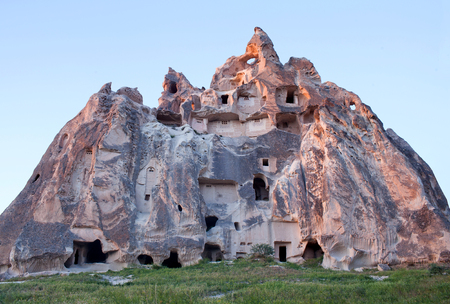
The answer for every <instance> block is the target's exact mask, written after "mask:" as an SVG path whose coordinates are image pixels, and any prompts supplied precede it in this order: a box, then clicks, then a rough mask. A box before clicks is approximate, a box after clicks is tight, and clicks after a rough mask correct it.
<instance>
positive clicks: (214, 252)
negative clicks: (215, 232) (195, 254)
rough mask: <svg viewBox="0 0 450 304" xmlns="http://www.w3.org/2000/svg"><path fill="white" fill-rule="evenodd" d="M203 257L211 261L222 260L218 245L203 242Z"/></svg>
mask: <svg viewBox="0 0 450 304" xmlns="http://www.w3.org/2000/svg"><path fill="white" fill-rule="evenodd" d="M202 258H203V259H209V260H210V261H212V262H218V261H222V259H223V254H222V250H220V246H219V245H212V244H208V243H206V244H205V249H204V250H203V253H202Z"/></svg>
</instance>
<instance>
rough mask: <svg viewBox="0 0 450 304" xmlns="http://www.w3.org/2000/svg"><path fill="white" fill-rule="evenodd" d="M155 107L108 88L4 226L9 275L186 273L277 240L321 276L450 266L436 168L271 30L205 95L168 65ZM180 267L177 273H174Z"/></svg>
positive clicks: (230, 63) (69, 129)
mask: <svg viewBox="0 0 450 304" xmlns="http://www.w3.org/2000/svg"><path fill="white" fill-rule="evenodd" d="M163 87H164V92H163V94H162V96H161V98H160V99H159V107H158V108H157V109H150V108H148V107H146V106H144V105H143V102H142V96H141V95H140V94H139V92H138V91H137V89H131V88H121V89H119V90H118V91H117V92H114V91H112V90H111V84H106V85H105V86H104V87H102V89H101V90H100V91H99V92H98V93H97V94H94V95H93V96H92V97H91V98H90V100H89V101H88V103H87V105H86V107H85V108H84V109H83V110H82V111H81V112H80V113H79V114H78V115H77V116H76V117H75V118H74V119H72V120H71V121H70V122H68V123H67V124H66V125H65V126H64V127H63V129H62V130H61V131H60V133H59V134H58V135H57V136H56V137H55V139H54V141H53V143H52V144H51V145H50V147H49V148H48V150H47V152H46V153H45V154H44V156H43V157H42V160H41V162H40V163H39V165H38V166H37V168H36V169H35V171H34V173H33V176H32V177H31V178H30V180H29V181H28V183H27V185H26V186H25V189H24V190H23V191H22V192H21V193H20V194H19V196H18V197H17V198H16V199H15V200H14V201H13V202H12V203H11V205H10V206H9V207H8V208H7V209H6V210H5V212H4V213H3V214H2V215H1V216H0V272H1V273H6V272H8V273H13V274H18V273H24V272H33V271H34V272H35V271H42V270H49V269H51V270H64V269H66V268H74V267H82V266H83V265H86V264H89V263H95V262H102V263H106V264H109V265H115V266H119V267H122V266H126V265H128V264H132V263H138V262H141V263H152V262H154V263H157V264H161V263H164V264H167V265H169V266H171V267H175V266H179V265H189V264H192V263H196V262H198V260H199V259H201V258H202V257H207V258H210V259H212V260H216V259H223V258H225V259H233V258H239V257H241V256H244V255H245V254H247V253H249V251H250V248H251V246H252V245H253V244H257V243H269V244H271V245H272V246H274V248H275V257H276V258H277V259H280V260H282V261H283V260H288V261H293V262H298V261H302V260H303V259H306V258H311V257H315V256H319V255H321V254H323V255H324V260H323V265H324V266H325V267H336V268H341V269H352V268H356V267H361V266H371V265H376V264H378V263H388V264H397V263H402V262H411V263H417V262H436V261H447V260H449V259H450V234H449V232H450V212H449V207H448V203H447V200H446V198H445V197H444V195H443V193H442V191H441V189H440V188H439V185H438V183H437V181H436V179H435V177H434V175H433V173H432V171H431V169H430V168H429V167H428V165H427V164H426V163H425V162H424V161H423V160H422V159H421V158H420V157H419V156H418V155H417V154H416V153H415V152H414V150H413V149H412V148H411V147H410V146H409V145H408V144H407V143H406V142H405V141H404V140H403V139H401V138H400V137H399V136H397V135H396V134H395V133H394V131H392V130H389V129H388V130H384V128H383V125H382V123H381V121H380V120H379V119H378V118H377V116H376V115H375V114H374V113H373V112H372V111H371V109H370V107H369V106H367V105H365V104H363V103H362V102H361V101H360V99H359V98H358V96H357V95H355V94H353V93H352V92H348V91H346V90H344V89H342V88H340V87H338V86H337V85H335V84H334V83H331V82H326V83H322V82H321V79H320V76H319V74H318V73H317V71H316V69H315V68H314V65H313V64H312V63H311V62H310V61H308V60H307V59H305V58H290V60H289V61H288V63H286V64H284V65H283V64H281V63H280V61H279V58H278V56H277V54H276V52H275V50H274V48H273V44H272V42H271V40H270V39H269V37H268V36H267V35H266V33H264V31H262V30H261V29H260V28H255V34H254V35H253V37H252V39H251V40H250V42H249V43H248V45H247V48H246V52H245V54H244V55H241V56H238V57H231V58H229V59H228V60H227V61H226V62H225V64H224V65H222V66H221V67H219V68H217V69H216V73H215V74H214V76H213V79H212V82H211V86H210V89H207V90H205V89H198V88H194V87H193V86H192V85H191V84H190V83H189V81H188V80H187V79H186V77H185V76H184V75H183V74H181V73H177V72H176V71H174V70H172V69H169V73H168V74H167V75H166V76H165V79H164V83H163ZM178 263H179V264H178Z"/></svg>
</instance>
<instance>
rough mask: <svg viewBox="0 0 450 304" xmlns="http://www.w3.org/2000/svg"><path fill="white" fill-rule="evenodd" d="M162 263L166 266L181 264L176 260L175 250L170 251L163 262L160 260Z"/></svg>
mask: <svg viewBox="0 0 450 304" xmlns="http://www.w3.org/2000/svg"><path fill="white" fill-rule="evenodd" d="M162 265H163V266H166V267H168V268H181V264H180V262H178V253H177V252H176V251H171V252H170V257H169V258H168V259H165V260H164V262H162Z"/></svg>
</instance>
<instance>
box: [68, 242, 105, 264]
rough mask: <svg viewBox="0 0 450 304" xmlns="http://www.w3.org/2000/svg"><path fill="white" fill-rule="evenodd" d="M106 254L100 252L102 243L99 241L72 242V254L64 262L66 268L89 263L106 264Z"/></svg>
mask: <svg viewBox="0 0 450 304" xmlns="http://www.w3.org/2000/svg"><path fill="white" fill-rule="evenodd" d="M107 258H108V253H104V252H103V250H102V243H101V242H100V240H95V241H94V242H79V241H73V253H72V255H71V256H70V257H69V258H68V259H67V260H66V261H65V262H64V266H65V267H66V268H69V267H71V266H72V265H82V264H85V263H86V264H91V263H106V259H107Z"/></svg>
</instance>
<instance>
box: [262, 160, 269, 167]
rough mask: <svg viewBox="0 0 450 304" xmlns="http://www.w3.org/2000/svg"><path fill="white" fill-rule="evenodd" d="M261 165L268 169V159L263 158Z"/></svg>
mask: <svg viewBox="0 0 450 304" xmlns="http://www.w3.org/2000/svg"><path fill="white" fill-rule="evenodd" d="M262 164H263V166H264V167H268V166H269V159H268V158H263V160H262Z"/></svg>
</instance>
